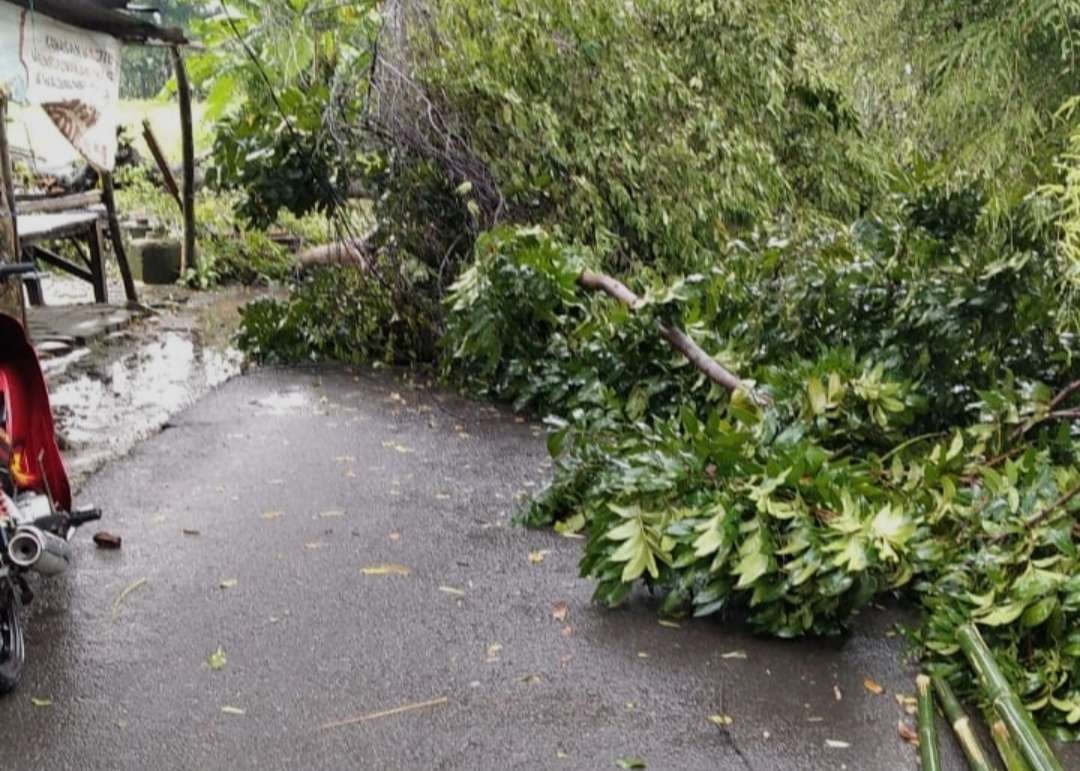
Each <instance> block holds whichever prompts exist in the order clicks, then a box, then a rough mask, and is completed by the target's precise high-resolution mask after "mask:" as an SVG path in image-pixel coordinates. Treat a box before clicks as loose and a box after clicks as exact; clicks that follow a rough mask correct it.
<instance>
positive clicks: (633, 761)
mask: <svg viewBox="0 0 1080 771" xmlns="http://www.w3.org/2000/svg"><path fill="white" fill-rule="evenodd" d="M615 765H616V766H618V767H619V768H648V766H646V765H645V761H644V760H642V759H641V758H615Z"/></svg>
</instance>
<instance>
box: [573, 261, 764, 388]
mask: <svg viewBox="0 0 1080 771" xmlns="http://www.w3.org/2000/svg"><path fill="white" fill-rule="evenodd" d="M577 283H578V286H580V287H582V288H583V289H589V290H593V291H595V290H600V291H602V292H606V293H607V294H609V295H611V296H612V297H614V298H615V299H616V300H618V301H619V302H621V303H623V304H624V305H626V306H628V307H629V308H630V309H631V310H637V309H638V308H640V307H641V306H642V304H643V301H642V299H641V298H640V297H638V296H637V295H636V294H634V292H633V291H632V290H631V289H630V288H629V287H628V286H626V284H624V283H622V282H621V281H619V280H618V279H615V278H612V277H611V276H605V275H604V274H602V273H593V272H592V271H590V270H586V271H584V272H582V274H581V275H580V276H578V279H577ZM660 336H661V337H662V338H664V339H665V340H667V341H668V343H670V345H671V347H672V348H674V349H675V350H677V351H678V352H679V353H681V354H682V355H683V356H685V357H686V358H687V360H688V361H689V362H690V363H691V364H693V365H694V366H695V367H696V368H697V369H698V370H699V371H700V372H702V374H704V375H705V377H707V378H709V380H711V381H713V382H714V383H716V384H717V385H721V386H723V387H724V388H726V389H727V390H728V391H732V392H734V391H737V390H739V389H740V388H742V389H745V390H747V391H751V389H750V388H748V387H747V385H746V384H745V383H743V381H742V380H740V379H739V377H738V376H737V375H735V374H734V373H732V372H731V371H729V370H728V369H726V368H725V367H724V366H723V365H722V364H720V363H719V362H718V361H717V360H716V359H714V358H713V357H712V356H710V355H709V354H707V353H706V352H705V351H704V350H703V349H702V348H701V346H699V345H698V344H697V343H695V342H694V341H693V340H692V339H691V338H690V336H689V335H687V334H686V333H685V332H683V331H682V330H681V329H679V328H678V327H675V326H671V325H668V324H660ZM751 393H753V392H752V391H751ZM753 395H754V398H755V399H756V400H757V401H758V402H759V403H767V399H766V398H765V397H764V396H763V395H761V394H753Z"/></svg>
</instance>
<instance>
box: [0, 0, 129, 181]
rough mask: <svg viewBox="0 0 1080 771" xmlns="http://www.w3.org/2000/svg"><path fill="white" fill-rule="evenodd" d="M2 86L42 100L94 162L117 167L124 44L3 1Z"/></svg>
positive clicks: (19, 98)
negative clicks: (118, 121) (117, 133)
mask: <svg viewBox="0 0 1080 771" xmlns="http://www.w3.org/2000/svg"><path fill="white" fill-rule="evenodd" d="M0 87H2V88H3V89H4V90H5V91H6V92H7V94H8V97H9V98H10V99H12V100H13V101H16V102H23V103H30V104H37V105H40V106H41V108H42V109H43V110H45V112H46V114H48V116H49V118H51V119H52V122H53V123H55V124H56V127H57V128H58V129H60V133H61V134H63V135H64V136H65V137H66V138H67V139H68V141H69V142H71V144H72V145H73V146H74V147H75V149H76V150H78V151H79V152H80V153H81V154H82V155H83V157H85V158H86V160H87V161H89V162H90V164H91V165H93V166H94V167H96V168H97V169H99V170H102V171H112V169H113V165H114V163H115V161H116V119H117V118H116V116H117V105H118V103H119V101H120V43H119V41H118V40H117V39H116V38H114V37H111V36H109V35H104V34H101V33H96V32H86V31H84V30H80V29H76V28H75V27H71V26H69V25H67V24H63V23H61V22H58V21H55V20H54V19H51V18H49V17H48V16H43V15H42V14H40V13H34V12H33V11H30V10H27V9H25V8H20V7H18V6H15V5H12V4H10V3H5V2H0Z"/></svg>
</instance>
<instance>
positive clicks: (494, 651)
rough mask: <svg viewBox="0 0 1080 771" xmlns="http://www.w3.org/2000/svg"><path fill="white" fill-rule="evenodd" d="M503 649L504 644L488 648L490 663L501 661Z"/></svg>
mask: <svg viewBox="0 0 1080 771" xmlns="http://www.w3.org/2000/svg"><path fill="white" fill-rule="evenodd" d="M502 649H503V647H502V643H492V644H491V645H489V646H488V647H487V660H488V661H489V662H492V661H498V660H499V651H501V650H502Z"/></svg>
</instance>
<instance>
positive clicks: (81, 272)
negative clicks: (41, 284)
mask: <svg viewBox="0 0 1080 771" xmlns="http://www.w3.org/2000/svg"><path fill="white" fill-rule="evenodd" d="M26 251H27V252H29V253H30V254H31V255H32V256H33V258H34V261H35V262H37V261H38V260H41V261H42V262H44V263H45V264H46V265H52V266H53V267H54V268H59V269H60V270H62V271H65V272H66V273H70V274H71V275H73V276H75V277H76V278H81V279H82V280H83V281H85V282H87V283H88V284H93V283H94V274H93V273H91V272H90V271H88V270H87V269H86V268H84V267H82V266H81V265H76V264H75V263H73V262H71V261H70V260H65V259H64V258H63V257H61V256H60V255H59V254H57V253H56V252H51V251H49V250H48V249H46V248H45V247H43V246H30V247H27V249H26Z"/></svg>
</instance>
